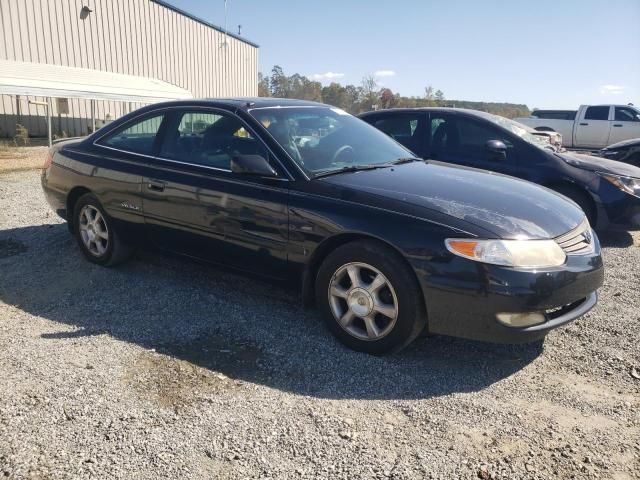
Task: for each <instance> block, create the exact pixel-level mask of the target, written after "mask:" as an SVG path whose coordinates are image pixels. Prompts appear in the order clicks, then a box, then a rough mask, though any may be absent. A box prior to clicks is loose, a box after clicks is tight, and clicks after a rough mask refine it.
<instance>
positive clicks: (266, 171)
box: [231, 155, 278, 177]
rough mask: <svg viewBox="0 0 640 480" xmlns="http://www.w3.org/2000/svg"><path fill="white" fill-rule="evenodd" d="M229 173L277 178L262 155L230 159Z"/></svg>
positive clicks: (238, 156) (239, 156)
mask: <svg viewBox="0 0 640 480" xmlns="http://www.w3.org/2000/svg"><path fill="white" fill-rule="evenodd" d="M231 171H232V172H233V173H241V174H245V175H258V176H260V177H277V176H278V173H277V172H276V171H275V170H274V169H273V167H271V165H269V162H267V160H266V159H265V158H264V157H263V156H262V155H236V156H235V157H232V158H231Z"/></svg>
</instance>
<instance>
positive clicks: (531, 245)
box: [445, 238, 567, 268]
mask: <svg viewBox="0 0 640 480" xmlns="http://www.w3.org/2000/svg"><path fill="white" fill-rule="evenodd" d="M445 245H446V247H447V250H449V251H450V252H451V253H453V254H455V255H458V256H460V257H464V258H468V259H470V260H475V261H477V262H482V263H490V264H493V265H504V266H507V267H519V268H544V267H557V266H559V265H562V264H564V262H565V260H566V258H567V257H566V255H565V253H564V251H563V250H562V248H560V246H559V245H558V244H557V243H556V242H555V240H475V239H469V238H448V239H447V240H445Z"/></svg>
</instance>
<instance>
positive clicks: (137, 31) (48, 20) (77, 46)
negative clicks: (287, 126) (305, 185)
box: [0, 0, 258, 137]
mask: <svg viewBox="0 0 640 480" xmlns="http://www.w3.org/2000/svg"><path fill="white" fill-rule="evenodd" d="M0 60H7V61H13V62H29V63H32V64H49V65H60V66H68V67H77V68H82V69H87V70H99V71H103V72H113V73H118V74H125V75H129V76H135V77H145V78H149V79H156V80H160V81H162V82H165V83H168V84H172V85H175V86H177V87H180V89H182V90H186V91H188V92H189V93H190V94H191V95H192V96H194V97H196V98H197V97H225V96H257V93H258V86H257V77H258V46H257V45H256V44H254V43H252V42H249V41H248V40H245V39H244V38H242V37H239V36H237V35H233V34H228V33H225V32H224V29H222V28H220V27H217V26H215V25H212V24H210V23H208V22H206V21H204V20H202V19H199V18H196V17H194V16H192V15H190V14H188V13H186V12H184V11H182V10H179V9H177V8H175V7H173V6H171V5H169V4H168V3H166V2H164V1H161V0H0ZM14 65H16V64H14ZM5 70H6V69H5ZM44 71H46V69H45V70H44ZM0 76H2V72H0ZM114 78H125V77H117V76H116V77H114ZM96 98H97V97H96ZM28 100H31V101H32V102H31V103H29V101H28ZM45 100H46V99H45V98H42V97H36V96H25V95H15V94H12V95H0V137H13V136H14V135H15V131H16V124H17V123H20V124H21V125H23V126H25V127H26V128H27V129H28V130H29V134H30V135H31V136H45V135H46V134H47V122H46V107H44V106H43V105H44V104H45V103H46V102H45ZM132 100H133V99H132ZM137 100H139V99H137ZM140 105H142V103H140V102H136V101H131V102H118V101H109V100H97V101H95V117H96V119H97V124H98V126H100V125H101V124H102V123H103V122H105V121H108V120H109V119H115V118H118V117H119V116H121V115H122V114H124V113H126V112H128V111H130V110H132V109H134V108H137V107H138V106H140ZM91 107H92V102H91V101H90V100H88V99H83V98H65V97H59V98H56V99H54V101H53V102H52V129H53V132H54V134H55V135H58V136H60V135H65V136H77V135H85V134H87V133H88V132H89V131H91V129H92V109H91Z"/></svg>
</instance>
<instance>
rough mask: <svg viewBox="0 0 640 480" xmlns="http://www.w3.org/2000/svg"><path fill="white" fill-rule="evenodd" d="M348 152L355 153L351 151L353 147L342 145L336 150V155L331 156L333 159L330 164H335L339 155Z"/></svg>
mask: <svg viewBox="0 0 640 480" xmlns="http://www.w3.org/2000/svg"><path fill="white" fill-rule="evenodd" d="M348 151H351V153H354V152H355V150H354V149H353V147H352V146H351V145H343V146H341V147H340V148H339V149H338V150H336V153H334V154H333V158H332V159H331V163H335V162H336V160H337V159H338V157H339V156H340V155H342V154H343V153H345V152H348Z"/></svg>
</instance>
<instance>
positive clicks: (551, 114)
mask: <svg viewBox="0 0 640 480" xmlns="http://www.w3.org/2000/svg"><path fill="white" fill-rule="evenodd" d="M531 116H532V117H536V118H544V119H548V120H573V119H575V118H576V112H575V111H570V110H536V111H534V112H533V113H531Z"/></svg>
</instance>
